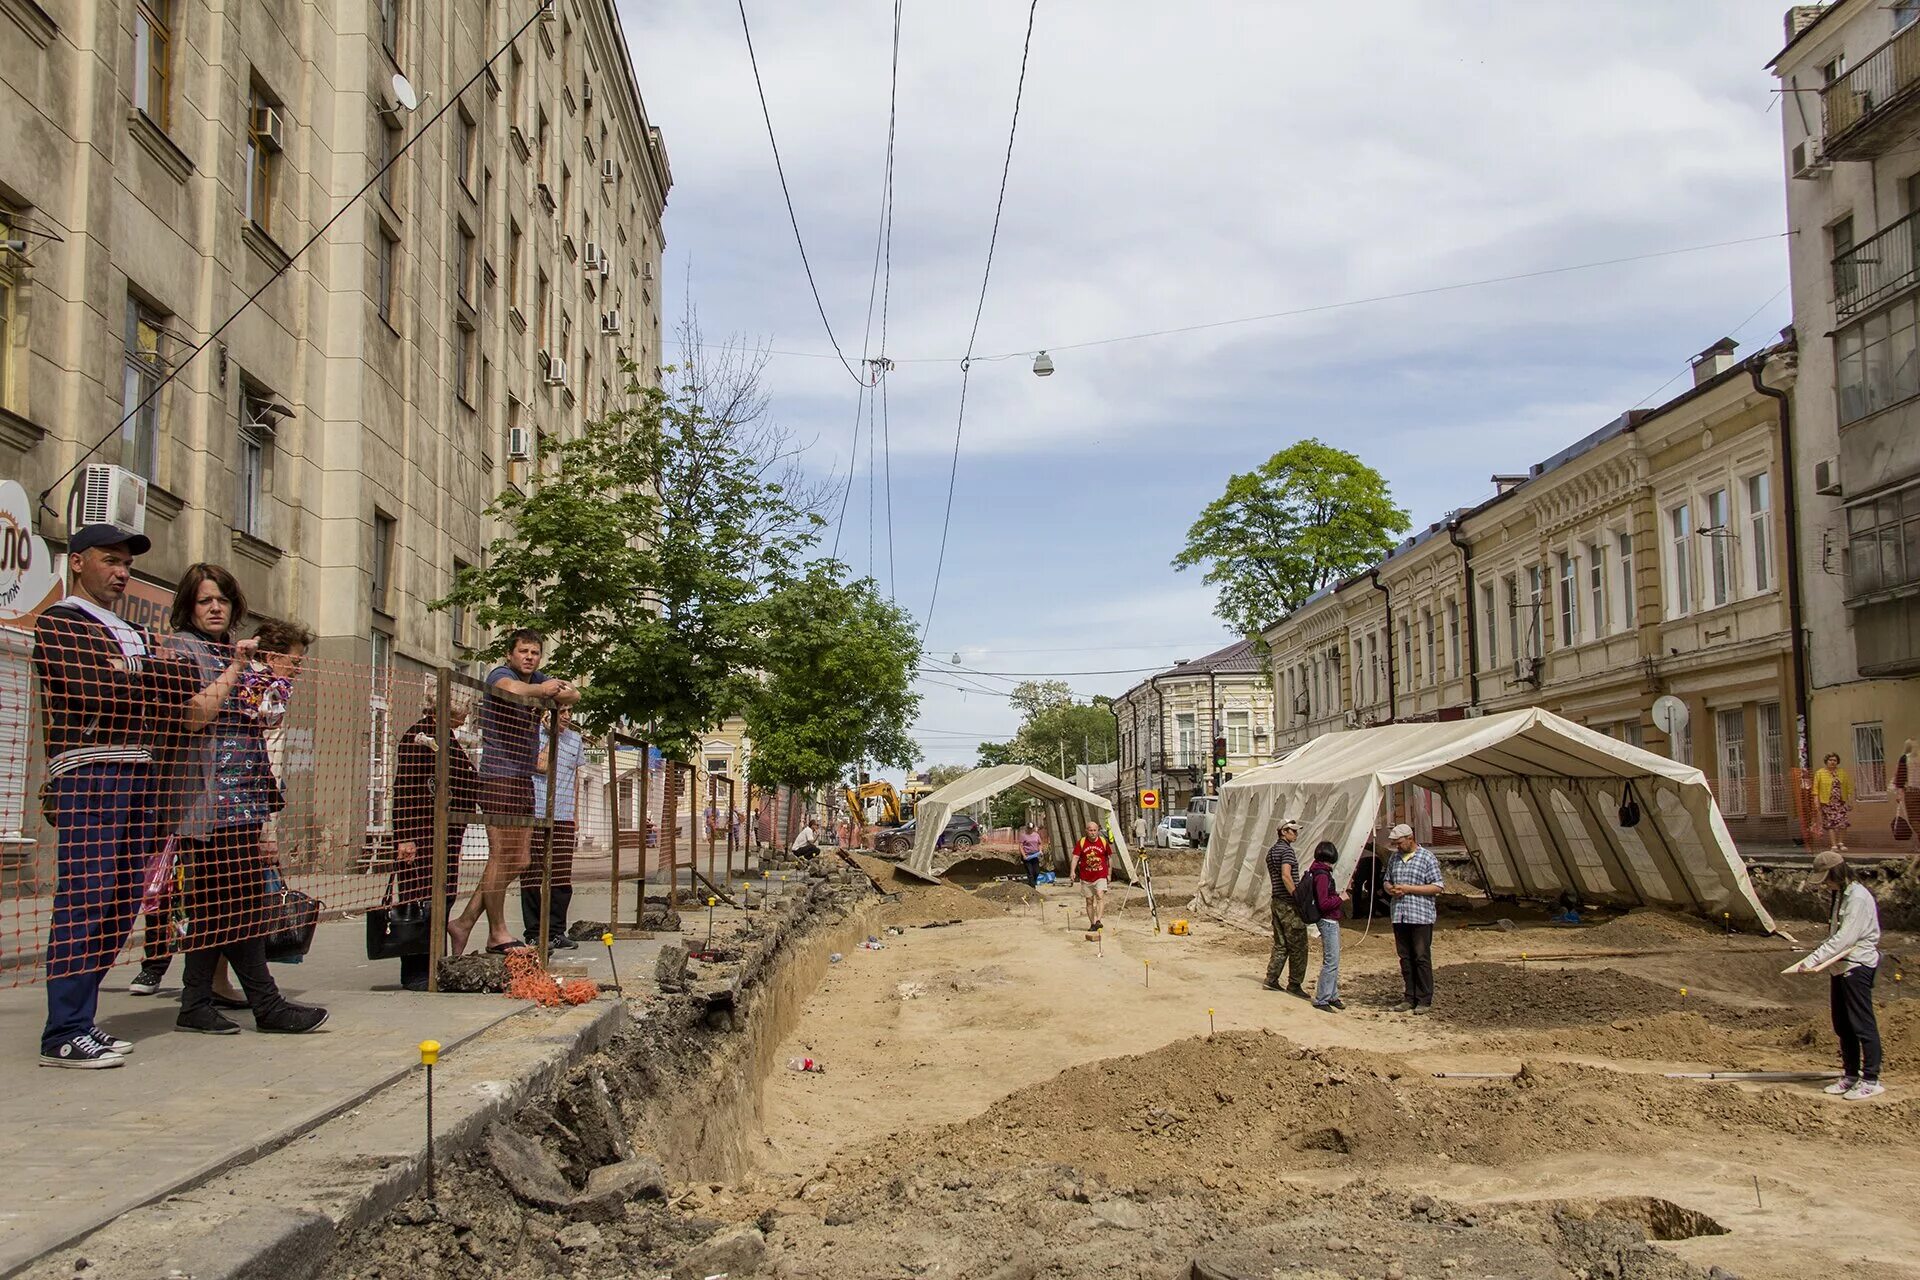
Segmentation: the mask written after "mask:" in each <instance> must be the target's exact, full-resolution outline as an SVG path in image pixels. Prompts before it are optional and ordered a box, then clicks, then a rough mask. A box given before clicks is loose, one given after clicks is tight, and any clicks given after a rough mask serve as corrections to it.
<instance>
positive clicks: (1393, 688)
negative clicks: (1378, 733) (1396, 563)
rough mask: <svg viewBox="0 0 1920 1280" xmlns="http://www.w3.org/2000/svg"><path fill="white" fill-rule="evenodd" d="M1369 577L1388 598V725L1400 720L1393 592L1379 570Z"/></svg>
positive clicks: (1376, 589) (1373, 571)
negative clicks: (1394, 666)
mask: <svg viewBox="0 0 1920 1280" xmlns="http://www.w3.org/2000/svg"><path fill="white" fill-rule="evenodd" d="M1367 576H1368V577H1369V578H1371V579H1373V589H1374V590H1375V591H1378V592H1379V593H1380V594H1381V595H1383V596H1385V597H1386V598H1387V723H1388V724H1392V723H1394V722H1395V721H1397V720H1399V719H1400V693H1399V685H1398V683H1397V682H1396V681H1395V680H1394V678H1393V592H1391V591H1389V590H1387V587H1386V584H1385V583H1383V582H1381V581H1380V571H1379V570H1378V569H1369V570H1367Z"/></svg>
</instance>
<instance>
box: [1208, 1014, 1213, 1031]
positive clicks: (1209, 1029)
mask: <svg viewBox="0 0 1920 1280" xmlns="http://www.w3.org/2000/svg"><path fill="white" fill-rule="evenodd" d="M1207 1034H1208V1035H1212V1034H1213V1010H1211V1009H1209V1010H1207Z"/></svg>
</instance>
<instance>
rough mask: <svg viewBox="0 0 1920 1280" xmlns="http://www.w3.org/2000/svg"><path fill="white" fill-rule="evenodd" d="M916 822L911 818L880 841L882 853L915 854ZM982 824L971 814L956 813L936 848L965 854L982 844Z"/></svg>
mask: <svg viewBox="0 0 1920 1280" xmlns="http://www.w3.org/2000/svg"><path fill="white" fill-rule="evenodd" d="M916 829H917V828H916V826H915V824H914V820H913V819H911V818H909V819H908V820H907V821H905V822H903V823H901V824H900V825H899V826H897V827H895V828H894V829H893V830H891V831H889V832H887V833H886V834H885V835H883V836H881V837H880V839H879V850H880V852H881V853H886V854H891V855H893V856H894V857H896V858H904V857H906V856H907V855H908V854H909V853H911V852H913V836H914V832H915V830H916ZM982 834H983V833H982V831H981V829H980V824H979V823H978V822H976V821H975V820H974V818H973V816H972V815H971V814H966V813H956V814H954V815H952V816H951V817H949V818H948V819H947V826H946V829H945V830H944V831H942V832H941V833H940V840H939V842H938V843H937V844H936V845H935V846H934V847H935V848H939V849H951V850H953V851H954V852H955V853H965V852H966V851H967V850H969V849H972V848H974V847H975V846H976V845H978V844H979V843H980V838H981V835H982Z"/></svg>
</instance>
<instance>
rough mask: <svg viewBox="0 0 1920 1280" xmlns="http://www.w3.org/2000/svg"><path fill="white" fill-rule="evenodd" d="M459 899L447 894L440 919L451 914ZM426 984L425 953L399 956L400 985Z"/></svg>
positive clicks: (455, 895)
mask: <svg viewBox="0 0 1920 1280" xmlns="http://www.w3.org/2000/svg"><path fill="white" fill-rule="evenodd" d="M459 901H460V898H459V896H458V895H457V894H448V895H447V904H446V911H445V912H444V913H443V915H442V916H441V919H443V920H444V919H446V918H447V917H449V916H451V915H452V914H453V908H454V906H455V904H457V903H458V902H459ZM426 984H427V953H426V952H424V951H422V952H421V953H420V954H419V955H413V956H401V957H400V985H401V986H403V987H407V986H413V987H424V986H425V985H426Z"/></svg>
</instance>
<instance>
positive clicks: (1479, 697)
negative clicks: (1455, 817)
mask: <svg viewBox="0 0 1920 1280" xmlns="http://www.w3.org/2000/svg"><path fill="white" fill-rule="evenodd" d="M1793 370H1794V361H1793V351H1792V348H1791V346H1790V345H1788V344H1784V343H1783V344H1781V345H1778V346H1775V347H1771V348H1768V349H1767V350H1765V351H1762V352H1759V353H1756V354H1755V355H1754V356H1752V357H1750V358H1749V359H1747V360H1744V361H1738V362H1736V361H1735V360H1734V359H1733V354H1732V344H1730V343H1722V344H1717V345H1716V346H1715V347H1714V348H1711V349H1709V350H1708V351H1706V352H1703V353H1702V354H1701V355H1700V356H1699V357H1698V358H1697V359H1696V361H1695V371H1694V372H1695V386H1694V387H1693V388H1692V389H1690V390H1689V391H1687V392H1686V393H1684V394H1683V395H1681V396H1678V397H1676V398H1675V399H1673V400H1671V401H1669V402H1668V403H1666V404H1664V405H1661V406H1660V407H1658V408H1655V409H1652V410H1646V411H1633V412H1629V413H1627V414H1623V415H1622V416H1621V417H1620V418H1618V419H1616V420H1615V421H1613V422H1612V423H1609V424H1608V425H1607V426H1605V427H1603V428H1601V429H1600V430H1599V431H1597V432H1595V433H1593V434H1592V435H1590V436H1588V437H1586V438H1585V439H1583V440H1581V441H1578V442H1576V443H1575V444H1574V445H1573V446H1571V447H1570V448H1568V449H1566V450H1564V451H1562V452H1561V453H1559V454H1557V455H1555V456H1554V457H1552V458H1549V459H1546V460H1545V461H1543V462H1540V463H1538V464H1536V465H1534V466H1533V467H1531V468H1530V469H1529V470H1528V471H1527V472H1526V473H1524V474H1515V475H1506V476H1496V477H1495V482H1496V486H1497V488H1498V490H1499V491H1498V492H1497V493H1496V495H1495V496H1494V497H1493V498H1491V499H1489V500H1487V501H1486V502H1483V503H1481V504H1479V505H1478V506H1475V507H1472V508H1468V509H1464V510H1460V511H1456V512H1454V513H1453V514H1452V515H1450V516H1449V517H1448V518H1447V519H1446V520H1444V521H1441V522H1440V523H1438V524H1435V525H1433V526H1431V527H1429V528H1428V529H1426V530H1424V531H1422V532H1421V533H1420V534H1418V535H1416V536H1415V537H1413V538H1410V539H1408V540H1407V541H1406V542H1405V543H1403V544H1401V546H1399V547H1397V548H1396V549H1395V550H1394V551H1393V552H1392V553H1391V554H1390V555H1389V556H1387V558H1386V559H1384V560H1383V561H1381V563H1380V564H1378V565H1376V566H1375V567H1374V568H1373V569H1371V570H1369V571H1368V572H1365V573H1361V574H1358V575H1355V576H1354V577H1352V578H1349V579H1348V580H1346V581H1345V582H1342V583H1340V584H1338V585H1336V586H1334V587H1332V588H1329V589H1327V590H1325V591H1322V592H1321V593H1320V594H1319V595H1317V596H1315V597H1314V598H1313V599H1311V600H1309V601H1307V602H1306V603H1305V604H1304V605H1302V606H1301V607H1300V608H1299V609H1298V610H1296V611H1295V612H1294V613H1293V614H1292V615H1290V616H1289V617H1288V618H1286V619H1285V620H1283V621H1282V622H1280V623H1279V624H1277V625H1276V626H1274V627H1272V628H1269V629H1268V630H1267V632H1266V633H1265V639H1266V641H1267V644H1268V646H1269V649H1270V651H1271V654H1272V661H1273V664H1274V667H1273V670H1274V681H1275V685H1276V687H1277V688H1278V689H1279V690H1280V693H1281V704H1282V706H1283V707H1284V708H1286V709H1287V710H1288V711H1289V712H1290V713H1291V714H1290V716H1289V718H1288V719H1287V721H1285V722H1284V727H1283V728H1282V731H1281V734H1280V742H1281V747H1282V749H1283V750H1284V749H1286V748H1289V747H1293V746H1297V745H1299V744H1301V743H1303V742H1305V741H1307V740H1309V739H1311V738H1313V737H1317V736H1319V735H1320V734H1322V733H1326V732H1330V731H1333V730H1336V729H1341V728H1348V727H1364V726H1368V725H1375V724H1386V723H1395V722H1406V721H1423V720H1449V719H1457V718H1462V717H1466V716H1472V715H1479V714H1483V713H1486V712H1494V711H1506V710H1511V709H1514V708H1516V707H1523V706H1542V707H1546V708H1548V709H1549V710H1552V711H1554V712H1556V713H1557V714H1560V715H1564V716H1566V717H1568V718H1569V719H1573V720H1576V721H1578V722H1580V723H1582V724H1585V725H1587V726H1589V727H1591V728H1594V729H1598V730H1600V731H1601V732H1604V733H1608V734H1611V735H1613V736H1615V737H1618V738H1620V739H1622V740H1624V741H1627V742H1631V743H1634V744H1635V745H1638V746H1644V747H1647V748H1648V749H1651V750H1655V751H1659V752H1661V753H1663V754H1666V755H1669V756H1671V757H1672V758H1674V759H1678V760H1682V761H1685V762H1687V763H1690V764H1693V765H1695V766H1697V767H1698V768H1700V769H1702V770H1703V771H1704V772H1705V773H1706V774H1707V776H1708V778H1709V780H1710V781H1711V782H1712V783H1713V784H1714V787H1715V791H1716V794H1717V795H1718V796H1719V797H1720V801H1721V806H1722V809H1723V811H1724V812H1725V813H1726V815H1727V818H1728V820H1729V822H1730V824H1731V825H1732V826H1733V829H1734V831H1735V834H1736V835H1738V836H1741V837H1743V838H1746V839H1749V840H1775V839H1780V840H1784V839H1786V838H1787V837H1788V835H1789V832H1790V826H1791V817H1792V813H1793V799H1792V797H1791V795H1790V779H1791V773H1790V770H1791V766H1792V761H1793V756H1792V750H1793V744H1794V725H1795V718H1796V705H1797V703H1796V696H1795V692H1794V691H1795V687H1796V686H1795V681H1794V665H1793V645H1792V643H1791V628H1790V625H1789V609H1788V595H1787V590H1786V582H1785V574H1784V565H1785V550H1784V549H1785V547H1786V546H1787V523H1786V518H1785V513H1784V509H1783V506H1782V503H1781V500H1780V498H1779V496H1778V495H1779V492H1780V480H1781V456H1782V454H1781V439H1782V435H1781V416H1780V409H1779V401H1778V400H1777V399H1776V398H1775V397H1773V396H1771V395H1769V394H1767V393H1766V392H1765V391H1763V390H1761V389H1760V386H1758V385H1756V381H1755V379H1756V375H1757V376H1758V377H1759V378H1760V379H1761V380H1763V382H1764V384H1765V385H1767V386H1772V387H1776V388H1778V389H1783V390H1784V389H1788V388H1791V386H1792V385H1793V376H1794V373H1793ZM1663 694H1670V695H1672V696H1673V697H1675V698H1678V699H1679V700H1681V701H1682V702H1683V703H1684V704H1685V705H1686V706H1687V708H1688V712H1689V715H1688V718H1687V724H1686V727H1685V728H1684V729H1683V730H1682V731H1681V732H1680V733H1678V734H1676V735H1674V736H1673V737H1672V738H1671V739H1670V738H1669V736H1668V735H1667V734H1665V733H1664V732H1662V731H1661V729H1660V728H1659V727H1658V726H1656V725H1655V723H1654V720H1653V717H1652V714H1651V709H1652V705H1653V702H1654V699H1656V698H1658V697H1660V696H1661V695H1663ZM1395 805H1396V811H1397V812H1398V813H1399V814H1400V815H1401V816H1402V817H1404V818H1406V819H1407V820H1410V821H1412V822H1413V823H1414V824H1415V825H1416V826H1417V827H1419V828H1420V829H1421V831H1422V835H1423V838H1424V837H1425V836H1426V835H1427V834H1428V833H1429V832H1434V831H1438V832H1439V835H1438V836H1437V837H1436V838H1440V839H1445V838H1446V832H1447V830H1448V829H1450V828H1451V827H1452V825H1453V824H1452V820H1451V816H1450V815H1449V814H1448V813H1447V812H1446V811H1445V807H1444V805H1441V804H1440V803H1439V802H1438V799H1437V797H1433V796H1429V795H1424V794H1414V793H1411V792H1410V793H1409V794H1406V795H1403V796H1400V797H1396V802H1395Z"/></svg>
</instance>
